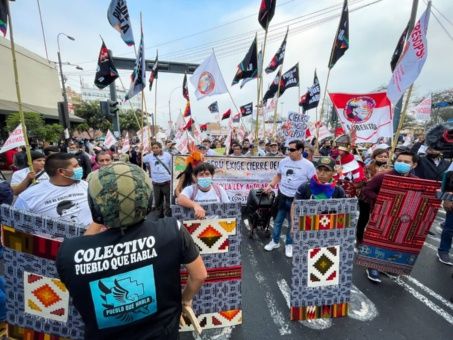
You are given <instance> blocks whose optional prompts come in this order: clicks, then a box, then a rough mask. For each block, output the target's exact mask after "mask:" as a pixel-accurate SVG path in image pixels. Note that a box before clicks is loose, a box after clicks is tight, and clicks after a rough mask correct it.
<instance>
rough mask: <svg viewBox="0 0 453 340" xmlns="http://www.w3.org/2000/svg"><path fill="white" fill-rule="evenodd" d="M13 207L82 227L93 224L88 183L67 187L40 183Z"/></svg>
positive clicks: (77, 183)
mask: <svg viewBox="0 0 453 340" xmlns="http://www.w3.org/2000/svg"><path fill="white" fill-rule="evenodd" d="M14 207H15V208H17V209H22V210H27V211H30V212H32V213H35V214H39V215H43V216H48V217H52V218H55V219H60V220H63V221H66V222H72V223H76V224H81V225H82V226H84V227H86V226H88V225H89V224H91V223H92V222H93V218H92V217H91V210H90V207H89V206H88V183H87V182H85V181H78V182H75V183H74V184H72V185H69V186H58V185H54V184H52V183H50V181H44V182H41V183H39V184H36V185H34V186H32V187H30V188H28V189H27V190H25V191H24V192H23V193H21V194H20V195H19V196H18V197H17V200H16V202H15V204H14Z"/></svg>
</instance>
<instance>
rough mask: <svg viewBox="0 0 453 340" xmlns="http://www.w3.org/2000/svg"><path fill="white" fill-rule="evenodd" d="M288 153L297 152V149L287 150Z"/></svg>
mask: <svg viewBox="0 0 453 340" xmlns="http://www.w3.org/2000/svg"><path fill="white" fill-rule="evenodd" d="M288 151H289V152H294V151H297V149H293V148H289V149H288Z"/></svg>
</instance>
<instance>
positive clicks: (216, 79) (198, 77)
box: [190, 52, 228, 100]
mask: <svg viewBox="0 0 453 340" xmlns="http://www.w3.org/2000/svg"><path fill="white" fill-rule="evenodd" d="M190 82H191V83H192V85H193V86H194V87H195V89H196V90H195V96H196V97H197V99H198V100H200V99H201V98H204V97H207V96H212V95H214V94H222V93H226V92H227V91H228V90H227V86H226V84H225V81H224V80H223V76H222V72H220V68H219V64H218V63H217V59H216V57H215V54H214V52H212V54H211V55H210V56H209V57H208V59H206V60H205V61H203V62H202V63H201V64H200V66H198V67H197V69H196V70H195V72H194V73H193V75H192V77H190Z"/></svg>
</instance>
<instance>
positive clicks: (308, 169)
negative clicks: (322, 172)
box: [277, 157, 316, 197]
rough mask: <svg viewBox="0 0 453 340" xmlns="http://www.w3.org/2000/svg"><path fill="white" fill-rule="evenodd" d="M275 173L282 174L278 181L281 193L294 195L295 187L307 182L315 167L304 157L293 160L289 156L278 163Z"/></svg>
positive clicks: (313, 173)
mask: <svg viewBox="0 0 453 340" xmlns="http://www.w3.org/2000/svg"><path fill="white" fill-rule="evenodd" d="M277 173H279V174H280V175H281V176H282V179H281V181H280V183H279V189H280V191H281V193H282V194H283V195H285V196H288V197H294V195H295V194H296V191H297V188H299V186H300V185H302V184H304V183H306V182H308V181H309V180H310V178H312V177H313V176H314V175H315V173H316V169H315V166H314V165H313V163H312V162H310V161H309V160H307V159H305V158H302V159H300V160H298V161H293V160H291V158H289V157H285V158H283V159H282V160H281V161H280V163H279V164H278V170H277Z"/></svg>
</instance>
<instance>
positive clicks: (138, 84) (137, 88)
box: [124, 28, 146, 101]
mask: <svg viewBox="0 0 453 340" xmlns="http://www.w3.org/2000/svg"><path fill="white" fill-rule="evenodd" d="M145 86H146V65H145V45H144V38H143V28H142V30H141V37H140V46H139V47H138V53H137V59H136V60H135V66H134V71H132V75H131V85H130V87H129V91H128V92H127V93H126V96H125V97H124V101H126V100H129V99H131V98H132V97H133V96H135V95H136V94H138V93H140V92H141V91H142V90H143V89H144V88H145Z"/></svg>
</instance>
